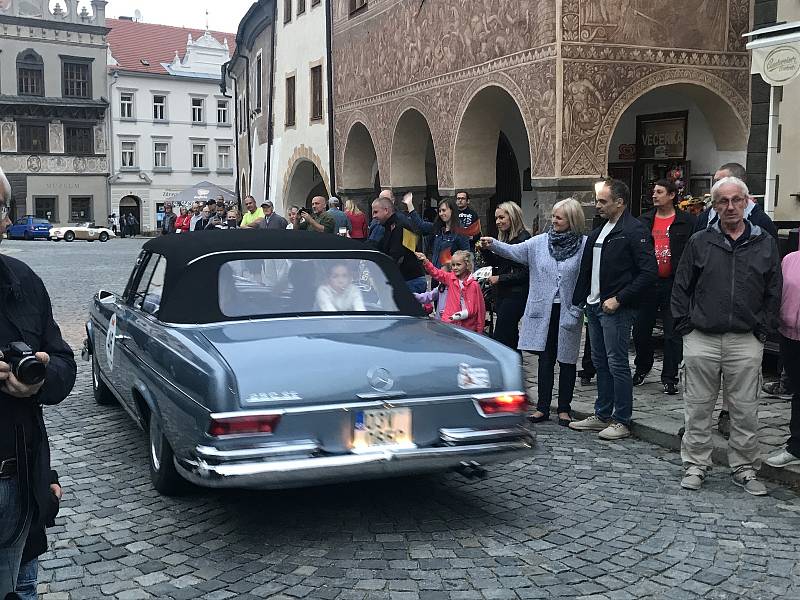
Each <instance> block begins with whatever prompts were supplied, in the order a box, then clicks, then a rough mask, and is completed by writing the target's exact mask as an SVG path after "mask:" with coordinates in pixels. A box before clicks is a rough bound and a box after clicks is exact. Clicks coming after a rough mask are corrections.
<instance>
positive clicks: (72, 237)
mask: <svg viewBox="0 0 800 600" xmlns="http://www.w3.org/2000/svg"><path fill="white" fill-rule="evenodd" d="M74 240H75V232H73V231H67V232H66V233H65V234H64V241H65V242H72V241H74Z"/></svg>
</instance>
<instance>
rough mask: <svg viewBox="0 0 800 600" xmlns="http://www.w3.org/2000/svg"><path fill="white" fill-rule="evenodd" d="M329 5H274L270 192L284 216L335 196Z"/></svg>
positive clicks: (287, 0)
mask: <svg viewBox="0 0 800 600" xmlns="http://www.w3.org/2000/svg"><path fill="white" fill-rule="evenodd" d="M328 2H329V0H279V1H278V2H277V18H276V20H275V22H276V27H275V84H274V94H275V105H274V111H273V123H274V139H273V144H274V146H273V152H272V168H271V170H270V171H271V175H272V178H271V181H270V188H271V189H272V192H273V199H274V202H275V207H276V209H277V210H281V211H282V212H283V211H284V210H285V208H286V207H288V206H291V205H298V206H308V205H310V204H309V203H310V200H311V198H312V197H314V196H317V195H320V196H325V197H327V196H329V195H331V194H333V193H334V191H335V190H334V188H333V187H332V186H333V185H335V184H334V182H332V181H331V176H332V175H333V169H332V167H331V154H330V144H329V140H330V135H329V134H330V129H329V128H330V127H331V121H330V112H329V102H330V99H329V97H328V89H329V88H328V77H329V65H328V44H327V36H326V31H327V11H328V6H327V4H328Z"/></svg>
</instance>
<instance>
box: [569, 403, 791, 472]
mask: <svg viewBox="0 0 800 600" xmlns="http://www.w3.org/2000/svg"><path fill="white" fill-rule="evenodd" d="M572 414H573V418H578V419H584V418H586V417H588V416H589V415H593V414H594V404H591V403H589V402H582V401H580V400H573V402H572ZM681 427H683V421H679V420H677V419H670V418H669V417H653V416H642V417H637V416H636V413H635V412H634V419H633V423H632V424H631V433H632V434H633V436H634V437H636V438H638V439H640V440H644V441H646V442H650V443H651V444H656V445H657V446H661V447H662V448H668V449H670V450H675V451H676V452H678V451H680V449H681V438H680V436H679V435H678V432H679V430H680V429H681ZM713 439H714V451H713V454H712V458H713V460H714V462H715V463H717V464H720V465H722V466H726V467H727V466H728V455H727V447H728V442H727V440H725V438H723V437H722V436H721V435H719V433H717V432H716V430H715V431H714V433H713ZM758 474H759V475H760V476H762V477H764V478H765V479H769V480H771V481H778V482H781V483H785V484H788V485H789V486H790V487H793V488H800V466H797V465H795V466H791V467H786V468H783V469H776V468H774V467H770V466H769V465H767V464H766V463H764V464H762V466H761V470H760V471H759V473H758Z"/></svg>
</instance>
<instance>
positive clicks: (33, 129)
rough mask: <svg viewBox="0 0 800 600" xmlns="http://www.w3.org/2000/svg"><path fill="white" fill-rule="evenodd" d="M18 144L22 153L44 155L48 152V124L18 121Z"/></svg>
mask: <svg viewBox="0 0 800 600" xmlns="http://www.w3.org/2000/svg"><path fill="white" fill-rule="evenodd" d="M17 144H18V150H19V152H22V153H29V154H43V153H45V152H48V147H49V143H48V131H47V124H46V123H41V122H35V123H26V122H24V121H17Z"/></svg>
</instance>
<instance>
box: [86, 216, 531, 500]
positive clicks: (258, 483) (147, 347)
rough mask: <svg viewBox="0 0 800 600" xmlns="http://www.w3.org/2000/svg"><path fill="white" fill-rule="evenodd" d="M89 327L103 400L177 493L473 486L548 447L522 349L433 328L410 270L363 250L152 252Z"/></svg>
mask: <svg viewBox="0 0 800 600" xmlns="http://www.w3.org/2000/svg"><path fill="white" fill-rule="evenodd" d="M86 330H87V336H88V337H87V340H86V343H85V346H84V353H83V354H84V358H87V359H90V360H91V364H92V377H93V386H94V395H95V398H96V400H97V402H98V403H100V404H107V403H111V402H114V401H119V402H120V403H121V404H122V406H123V407H124V408H125V409H126V410H127V411H128V412H129V413H130V415H131V416H132V417H133V419H134V420H135V421H136V423H138V424H139V425H140V426H141V427H142V428H143V429H144V430H145V431H146V432H147V433H148V435H149V453H148V454H149V463H150V474H151V478H152V481H153V484H154V486H155V487H156V489H157V490H158V491H160V492H162V493H165V494H171V493H177V492H179V491H180V490H181V489H182V488H183V487H184V484H185V483H186V481H189V482H192V483H194V484H197V485H200V486H208V487H247V488H281V487H295V486H305V485H315V484H322V483H327V482H335V481H342V480H353V479H365V478H373V477H388V476H395V475H402V474H409V473H422V472H428V471H439V470H446V469H458V470H460V471H461V472H462V473H463V474H465V475H476V474H482V465H484V464H487V463H492V462H496V461H509V460H513V459H515V458H519V457H524V456H528V455H529V454H530V452H531V449H532V446H533V443H534V438H533V434H532V432H531V431H530V430H529V428H528V426H527V425H526V420H525V412H526V399H525V396H524V394H523V393H522V391H521V390H522V389H523V388H522V377H521V369H520V359H519V356H518V355H517V353H516V352H514V351H512V350H510V349H508V348H506V347H505V346H503V345H501V344H499V343H497V342H495V341H493V340H491V339H489V338H487V337H485V336H482V335H478V334H476V333H473V332H470V331H467V330H465V329H461V328H458V327H454V326H452V325H446V324H444V323H441V322H437V321H433V320H430V319H428V318H426V317H425V316H424V314H423V312H422V310H421V308H420V306H419V304H418V303H417V302H416V301H415V299H414V297H413V296H412V295H411V294H410V292H409V291H408V289H407V287H406V285H405V282H404V281H403V279H402V277H401V275H400V272H399V270H398V269H397V267H396V265H395V264H394V263H393V262H392V261H391V260H390V259H389V258H388V257H386V256H385V255H383V254H381V253H379V252H376V251H373V250H368V249H365V247H364V246H363V245H362V244H360V243H359V242H356V241H354V240H349V239H345V238H341V237H338V236H331V235H319V234H316V233H308V232H292V231H289V232H280V231H276V232H273V233H272V234H270V235H269V236H265V235H263V233H262V232H258V231H249V230H237V231H229V232H224V233H223V232H219V231H202V232H196V233H190V234H187V235H181V236H164V237H160V238H157V239H154V240H151V241H149V242H147V243H146V244H145V245H144V247H143V249H142V252H141V254H140V255H139V258H138V260H137V262H136V265H135V266H134V267H133V272H132V274H131V276H130V279H129V281H128V284H127V286H126V288H125V290H124V292H123V293H122V294H120V295H117V294H112V293H110V292H107V291H101V292H99V293H98V294H97V295H96V296H95V298H94V300H93V303H92V306H91V309H90V318H89V321H88V322H87V324H86Z"/></svg>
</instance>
